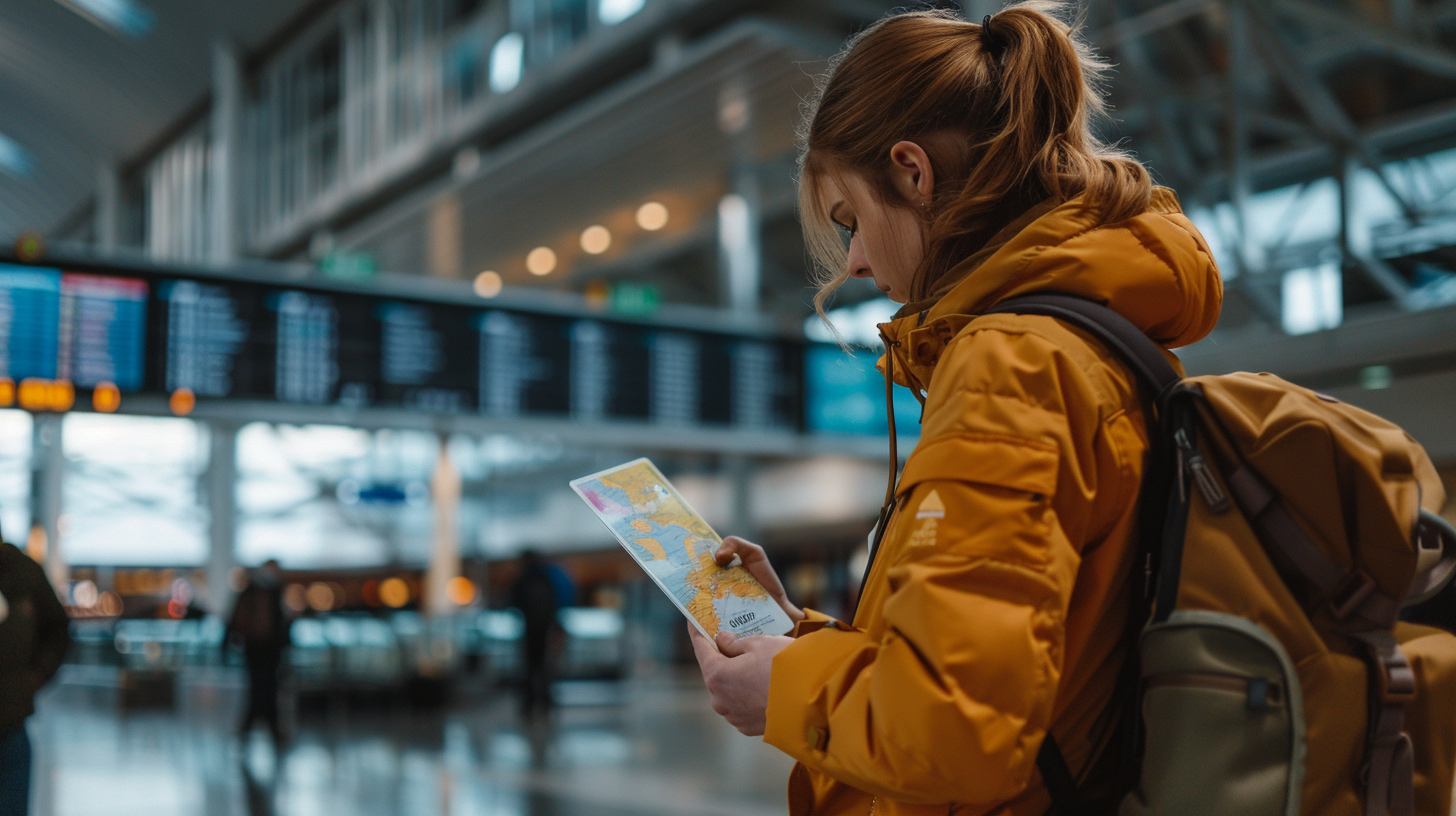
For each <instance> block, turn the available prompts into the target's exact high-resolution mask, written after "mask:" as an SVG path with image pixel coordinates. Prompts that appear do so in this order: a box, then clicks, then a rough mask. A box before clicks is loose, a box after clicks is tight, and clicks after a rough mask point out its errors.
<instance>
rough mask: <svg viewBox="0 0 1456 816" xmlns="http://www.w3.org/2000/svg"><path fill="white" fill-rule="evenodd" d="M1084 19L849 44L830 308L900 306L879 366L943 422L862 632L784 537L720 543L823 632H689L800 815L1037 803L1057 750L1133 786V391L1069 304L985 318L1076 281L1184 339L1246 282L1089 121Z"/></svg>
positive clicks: (903, 487) (1010, 18)
mask: <svg viewBox="0 0 1456 816" xmlns="http://www.w3.org/2000/svg"><path fill="white" fill-rule="evenodd" d="M1061 11H1062V8H1061V6H1060V4H1057V3H1052V2H1028V3H1022V4H1019V5H1016V6H1012V7H1009V8H1007V9H1005V10H1003V11H1001V12H1000V13H998V14H996V15H994V16H992V17H988V18H986V19H985V20H984V21H983V22H982V23H981V24H975V23H969V22H965V21H962V20H960V19H957V18H955V17H953V16H950V15H947V14H941V13H914V14H901V15H896V16H893V17H889V18H887V19H885V20H883V21H881V22H880V23H878V24H877V25H875V26H873V27H872V28H870V29H869V30H867V31H865V32H864V33H863V34H861V35H859V36H857V37H856V38H855V39H854V40H852V41H851V42H850V43H849V45H848V47H847V49H846V51H845V52H844V54H843V55H842V56H841V58H840V59H839V60H838V61H837V63H836V65H835V66H834V67H833V68H832V70H831V72H830V74H829V76H828V77H827V79H826V81H825V82H824V83H823V86H822V90H821V92H820V94H819V97H818V99H817V104H816V105H815V106H814V109H813V111H812V113H811V114H810V116H809V120H808V125H807V128H806V133H805V134H804V142H805V145H804V156H803V172H802V177H801V185H802V191H801V194H802V211H803V220H804V225H805V227H804V228H805V234H806V236H807V239H808V243H809V245H810V247H811V249H812V251H813V253H814V255H815V256H816V258H817V260H819V261H820V263H821V265H822V266H823V268H825V269H828V270H832V274H829V275H827V276H826V277H827V280H824V281H823V282H822V287H821V291H820V295H819V306H820V308H821V312H822V306H823V301H824V298H825V297H826V296H827V295H828V294H829V293H830V292H831V291H832V290H833V289H834V287H836V286H837V285H839V284H840V283H843V282H844V280H845V279H847V278H849V277H860V278H872V279H873V280H874V283H875V285H876V286H878V287H879V288H880V289H881V290H882V291H884V292H885V293H886V294H887V295H889V297H890V298H892V299H894V300H896V301H899V302H903V303H905V304H906V306H905V308H904V309H902V310H901V311H900V313H899V316H898V317H897V318H896V319H895V320H894V321H892V322H890V323H886V324H884V325H882V326H881V329H882V331H883V335H884V340H885V345H886V354H885V357H884V358H883V359H882V360H881V363H880V365H881V369H882V371H884V372H885V373H886V374H887V375H888V376H891V377H893V378H894V380H895V381H896V382H898V383H900V384H901V385H904V386H907V387H909V388H910V389H911V390H913V391H914V392H915V393H916V394H918V395H920V396H921V397H922V398H923V401H924V414H923V416H922V419H921V424H922V431H921V437H920V442H919V445H918V446H917V448H916V449H915V451H914V452H913V453H912V454H911V455H910V457H909V459H908V460H907V461H906V463H905V467H904V470H903V472H902V474H901V476H900V480H899V483H898V485H897V486H896V487H895V488H894V491H893V501H892V502H891V509H890V512H889V515H888V520H887V521H882V526H883V527H884V530H883V536H882V538H881V540H880V544H879V546H878V549H877V552H876V554H875V557H874V560H873V563H872V566H871V569H870V571H869V574H868V576H867V577H866V580H865V583H864V586H863V590H862V593H861V599H860V602H859V607H858V609H857V611H856V612H855V614H854V617H853V620H852V621H851V622H842V621H835V620H831V619H828V618H826V617H825V616H823V615H820V614H817V613H815V612H813V611H811V610H800V609H798V608H797V607H795V606H794V605H793V604H792V603H790V602H789V601H788V599H787V598H786V597H785V596H784V593H783V587H782V585H781V584H780V582H779V580H778V578H777V577H776V576H775V575H774V573H773V570H772V568H771V567H770V566H769V564H768V561H767V559H766V558H765V556H764V554H763V551H762V550H761V549H760V548H758V547H756V546H754V545H752V544H749V543H748V542H745V541H742V540H740V539H734V538H730V539H728V540H727V541H726V542H725V543H724V545H723V548H722V550H721V551H720V552H719V560H720V562H723V563H726V562H727V561H729V560H730V559H731V558H732V557H734V556H735V555H736V556H739V557H740V558H741V559H742V560H743V561H744V563H745V564H746V565H747V566H748V567H749V568H750V569H752V570H753V571H754V572H755V573H756V574H757V575H758V576H759V577H760V579H761V580H762V581H763V583H764V584H765V585H767V586H768V587H769V588H770V589H771V590H772V591H773V592H774V593H775V596H776V597H777V598H779V599H780V603H781V604H782V605H783V607H784V608H785V609H786V610H787V611H788V612H789V614H790V615H791V616H793V617H794V618H795V619H796V620H797V621H798V622H799V623H798V626H797V627H796V628H795V631H794V632H793V635H792V637H758V638H747V639H744V640H739V641H734V640H733V639H732V637H731V636H728V635H720V636H719V640H718V642H717V643H716V644H714V643H712V642H709V641H707V640H706V639H704V638H702V637H701V636H696V637H695V640H694V647H695V649H696V651H697V655H698V659H699V662H700V663H701V665H702V669H703V674H704V678H705V679H706V681H707V685H708V688H709V690H710V691H711V693H712V697H713V708H714V710H715V711H717V712H718V713H719V714H721V715H723V716H724V717H725V718H727V720H728V721H729V722H730V723H732V724H733V725H734V726H736V727H737V728H738V729H739V730H741V731H742V732H743V733H745V734H750V735H758V734H762V735H763V736H764V740H765V741H766V742H768V743H769V744H771V745H774V746H776V747H778V748H780V749H782V750H783V751H784V752H786V753H788V754H789V755H791V756H793V757H794V758H795V759H797V760H798V765H797V766H796V767H795V769H794V772H793V775H792V777H791V779H790V783H789V804H790V808H789V809H790V812H791V813H793V814H809V813H813V814H841V813H842V814H869V813H874V814H879V815H880V816H892V815H893V814H944V813H957V814H983V813H985V814H1041V813H1044V812H1046V811H1047V809H1048V807H1049V805H1050V799H1049V796H1048V794H1047V792H1046V789H1045V786H1044V784H1043V782H1042V779H1041V776H1040V774H1039V772H1038V770H1037V761H1036V758H1037V753H1038V750H1039V749H1040V747H1041V745H1042V743H1043V741H1044V739H1045V738H1046V737H1047V735H1048V734H1050V735H1053V736H1054V737H1055V741H1056V743H1057V744H1058V745H1059V746H1060V749H1061V753H1062V755H1063V756H1064V757H1065V760H1066V763H1067V765H1068V766H1069V768H1070V770H1071V771H1072V773H1073V774H1075V775H1076V776H1077V777H1078V778H1079V779H1080V780H1081V784H1082V786H1083V789H1084V792H1086V793H1089V794H1094V795H1095V794H1096V793H1097V788H1098V786H1099V784H1106V783H1107V782H1109V781H1110V780H1109V775H1108V774H1107V773H1105V769H1106V767H1107V766H1106V765H1104V764H1102V763H1105V762H1108V761H1110V760H1111V759H1112V757H1111V753H1112V752H1110V751H1108V750H1106V749H1107V746H1108V743H1109V742H1110V741H1111V738H1110V736H1109V732H1110V730H1111V729H1110V728H1109V723H1110V722H1111V721H1114V720H1116V717H1115V716H1108V714H1109V708H1110V707H1111V704H1112V701H1113V696H1114V695H1113V692H1114V688H1115V687H1116V686H1117V675H1118V672H1119V670H1120V668H1121V666H1122V665H1123V657H1124V655H1125V654H1126V650H1127V648H1128V645H1129V640H1130V638H1129V637H1128V636H1127V633H1128V632H1129V631H1130V630H1129V626H1128V617H1129V615H1128V610H1129V604H1130V601H1131V598H1132V594H1133V592H1134V586H1135V581H1137V580H1140V578H1139V577H1138V576H1140V574H1141V573H1140V571H1139V570H1138V569H1136V568H1135V565H1134V564H1133V563H1132V561H1133V558H1132V553H1133V551H1134V549H1135V547H1134V543H1133V541H1132V537H1133V535H1134V517H1135V505H1136V501H1137V494H1138V488H1139V480H1140V477H1141V474H1142V462H1143V454H1144V451H1145V449H1146V447H1147V442H1146V432H1145V430H1144V425H1143V417H1142V412H1141V409H1140V407H1139V402H1138V396H1137V388H1136V383H1135V381H1134V380H1133V378H1132V375H1131V374H1130V372H1129V371H1127V370H1126V369H1125V368H1124V367H1123V366H1122V365H1121V364H1120V363H1119V362H1117V361H1116V360H1115V359H1114V358H1112V356H1111V355H1110V354H1109V353H1108V352H1107V351H1105V350H1104V349H1103V348H1102V347H1101V346H1099V345H1098V344H1096V343H1095V342H1094V341H1092V340H1091V339H1090V338H1089V337H1088V336H1086V335H1083V334H1082V333H1080V332H1079V331H1076V330H1073V329H1070V328H1068V327H1066V326H1065V325H1063V324H1061V323H1058V322H1057V321H1056V320H1054V319H1052V318H1048V317H1034V316H1016V315H1002V314H998V315H988V316H985V317H981V318H976V315H978V314H981V313H982V312H984V311H986V310H987V309H988V308H989V307H991V306H993V305H994V304H996V303H998V302H1000V301H1002V300H1004V299H1006V298H1009V297H1013V296H1016V295H1022V294H1027V293H1032V292H1065V293H1070V294H1074V295H1081V296H1084V297H1087V298H1092V299H1095V300H1097V301H1100V302H1102V303H1106V304H1108V305H1110V306H1111V307H1112V308H1113V309H1115V310H1117V311H1118V312H1120V313H1121V314H1123V315H1124V316H1126V317H1127V318H1129V319H1130V320H1131V321H1132V322H1133V323H1135V324H1137V325H1138V326H1139V327H1141V328H1142V329H1143V330H1144V331H1145V332H1146V333H1147V334H1148V335H1149V336H1151V337H1153V338H1154V339H1156V340H1157V341H1158V342H1160V343H1162V344H1163V345H1164V346H1166V347H1168V348H1173V347H1177V346H1181V345H1185V344H1188V343H1191V342H1193V341H1195V340H1198V339H1199V338H1201V337H1203V336H1204V335H1205V334H1206V333H1207V332H1208V331H1209V330H1210V329H1211V328H1212V327H1213V325H1214V323H1215V321H1216V320H1217V318H1218V313H1219V307H1220V303H1221V300H1222V288H1221V285H1220V279H1219V275H1218V271H1217V269H1216V268H1215V265H1214V262H1213V259H1212V257H1211V255H1210V254H1209V251H1208V247H1207V245H1206V244H1205V242H1204V241H1203V239H1202V237H1201V236H1200V235H1199V234H1198V232H1197V230H1195V229H1194V227H1193V226H1192V224H1190V223H1189V221H1188V220H1187V219H1186V218H1185V217H1184V216H1183V215H1182V213H1181V212H1180V210H1179V208H1178V202H1177V200H1176V199H1175V197H1174V195H1173V193H1172V192H1171V191H1169V190H1166V189H1158V188H1154V187H1153V186H1152V184H1151V182H1150V180H1149V177H1148V173H1147V171H1146V170H1144V168H1143V167H1142V166H1141V165H1139V164H1138V163H1137V162H1136V161H1135V160H1134V159H1132V158H1131V157H1129V156H1128V155H1126V154H1124V153H1122V152H1119V151H1117V150H1115V149H1113V148H1111V147H1109V146H1107V145H1104V144H1102V143H1100V142H1099V141H1098V140H1097V139H1096V138H1095V136H1094V135H1093V134H1092V132H1091V130H1090V128H1089V118H1090V117H1091V116H1092V115H1095V114H1097V113H1099V112H1100V110H1101V106H1102V100H1101V97H1100V95H1099V93H1098V91H1097V88H1096V85H1095V81H1096V80H1097V78H1098V77H1099V74H1100V72H1101V71H1102V70H1103V68H1104V66H1103V64H1102V63H1099V62H1097V61H1096V60H1095V59H1094V58H1093V57H1092V56H1091V54H1090V53H1089V52H1088V50H1087V49H1086V48H1085V47H1084V46H1083V45H1082V44H1080V43H1079V42H1078V41H1077V40H1076V39H1074V37H1073V33H1072V31H1071V29H1070V28H1069V27H1068V26H1067V25H1064V24H1063V23H1062V22H1060V21H1059V20H1058V19H1057V18H1056V17H1055V16H1053V15H1054V14H1056V13H1060V12H1061ZM836 232H838V233H840V234H839V235H836ZM845 238H847V242H846V241H845V240H844V239H845Z"/></svg>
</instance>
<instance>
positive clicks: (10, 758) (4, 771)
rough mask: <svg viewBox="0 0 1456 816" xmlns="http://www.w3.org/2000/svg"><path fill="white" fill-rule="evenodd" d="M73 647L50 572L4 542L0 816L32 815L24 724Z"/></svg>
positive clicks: (0, 556) (0, 565)
mask: <svg viewBox="0 0 1456 816" xmlns="http://www.w3.org/2000/svg"><path fill="white" fill-rule="evenodd" d="M70 645H71V631H70V621H69V619H68V618H67V617H66V610H65V608H64V607H62V606H61V602H60V600H59V599H58V598H57V597H56V591H55V589H54V588H53V587H52V586H51V583H50V581H49V580H47V579H46V575H45V571H44V570H42V569H41V568H40V565H39V564H37V563H35V562H34V561H32V560H31V559H30V557H29V556H27V555H26V554H25V553H24V552H22V551H21V550H19V549H17V548H16V547H14V546H13V545H10V544H7V543H4V542H0V816H26V814H27V813H28V812H29V808H30V764H31V763H30V736H29V734H28V733H27V732H26V730H25V720H26V718H27V717H29V716H30V715H31V714H32V713H34V712H35V693H36V692H37V691H39V690H40V688H41V686H43V685H45V684H46V682H47V681H49V680H50V679H51V677H52V676H53V675H54V674H55V673H56V670H57V669H59V668H60V667H61V661H62V660H63V659H64V658H65V656H66V649H67V648H69V647H70Z"/></svg>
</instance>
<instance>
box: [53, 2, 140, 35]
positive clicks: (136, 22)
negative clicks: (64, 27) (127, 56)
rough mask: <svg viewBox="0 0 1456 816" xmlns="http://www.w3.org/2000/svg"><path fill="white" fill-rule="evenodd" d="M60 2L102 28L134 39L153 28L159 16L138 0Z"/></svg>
mask: <svg viewBox="0 0 1456 816" xmlns="http://www.w3.org/2000/svg"><path fill="white" fill-rule="evenodd" d="M58 2H59V3H60V4H61V5H63V6H65V7H66V8H68V9H70V10H71V11H74V12H76V13H77V14H79V15H81V16H82V17H85V18H86V19H87V20H90V21H91V22H93V23H95V24H96V25H98V26H101V27H102V28H104V29H106V30H108V31H111V32H113V33H116V34H125V35H126V36H128V37H131V38H132V39H141V38H142V37H145V36H146V35H147V33H148V32H150V31H151V30H152V26H153V25H154V24H155V23H156V21H157V16H156V15H155V14H153V13H152V10H151V9H149V8H147V7H146V6H143V5H142V4H141V3H138V2H136V0H58Z"/></svg>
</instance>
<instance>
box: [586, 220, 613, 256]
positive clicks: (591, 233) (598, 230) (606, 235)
mask: <svg viewBox="0 0 1456 816" xmlns="http://www.w3.org/2000/svg"><path fill="white" fill-rule="evenodd" d="M611 245H612V233H611V231H610V230H608V229H607V228H606V227H604V226H602V225H601V224H594V225H592V226H590V227H587V228H586V229H584V230H582V232H581V248H582V249H583V250H585V251H586V253H587V254H588V255H600V254H602V253H603V252H606V251H607V247H610V246H611Z"/></svg>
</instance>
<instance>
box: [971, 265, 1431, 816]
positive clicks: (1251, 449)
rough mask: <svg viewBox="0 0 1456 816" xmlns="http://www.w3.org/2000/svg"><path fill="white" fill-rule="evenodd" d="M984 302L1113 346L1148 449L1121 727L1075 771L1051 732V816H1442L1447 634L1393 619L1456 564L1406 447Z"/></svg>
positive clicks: (1327, 401)
mask: <svg viewBox="0 0 1456 816" xmlns="http://www.w3.org/2000/svg"><path fill="white" fill-rule="evenodd" d="M991 311H994V312H1006V313H1014V314H1040V315H1047V316H1051V317H1055V318H1058V319H1060V320H1062V321H1064V322H1066V323H1069V324H1071V325H1072V326H1074V327H1076V328H1079V329H1081V330H1083V331H1085V332H1087V333H1089V334H1091V335H1092V336H1093V337H1094V338H1096V339H1097V340H1098V341H1100V342H1101V343H1102V344H1103V345H1105V346H1106V347H1107V348H1108V350H1109V351H1111V352H1113V353H1115V354H1116V355H1117V356H1118V357H1119V358H1121V359H1122V360H1123V361H1124V363H1125V364H1126V365H1128V366H1129V368H1130V369H1132V370H1133V371H1134V372H1135V373H1136V374H1137V377H1138V380H1139V383H1140V386H1141V392H1142V393H1143V394H1144V397H1145V399H1144V402H1145V409H1144V410H1145V414H1146V416H1147V417H1148V425H1149V439H1150V441H1151V446H1150V451H1149V461H1148V464H1147V472H1146V476H1145V478H1144V481H1143V491H1142V494H1141V496H1140V502H1141V505H1142V534H1141V538H1142V544H1141V546H1142V548H1143V552H1142V553H1141V554H1140V556H1141V557H1140V563H1142V564H1144V565H1145V568H1146V570H1147V576H1146V577H1147V580H1146V581H1145V582H1144V584H1145V588H1144V591H1143V597H1142V598H1141V602H1142V606H1141V607H1140V608H1138V609H1135V610H1134V611H1135V613H1137V614H1135V615H1134V616H1133V618H1134V624H1135V625H1137V626H1140V627H1141V632H1140V633H1136V635H1137V637H1138V644H1139V648H1137V649H1134V650H1131V651H1132V652H1133V654H1132V657H1131V658H1130V660H1129V666H1128V670H1127V672H1126V674H1125V678H1126V681H1127V682H1125V683H1124V686H1125V687H1126V689H1125V690H1126V694H1127V700H1126V702H1125V704H1123V705H1121V706H1120V707H1119V706H1115V707H1114V708H1120V710H1117V711H1113V712H1110V713H1109V718H1111V719H1113V720H1115V721H1116V722H1118V723H1120V727H1119V728H1116V729H1109V730H1110V731H1112V732H1114V733H1120V734H1121V735H1122V736H1121V737H1116V736H1114V737H1110V738H1108V743H1109V744H1108V747H1107V750H1106V751H1105V752H1104V757H1105V759H1104V761H1102V762H1098V763H1094V764H1095V765H1096V766H1097V767H1096V769H1095V770H1092V769H1084V772H1083V777H1082V778H1081V779H1077V778H1075V777H1074V776H1073V775H1072V773H1071V771H1070V770H1069V769H1068V768H1067V765H1066V762H1065V761H1064V760H1063V758H1062V755H1061V752H1060V750H1059V749H1058V748H1057V747H1056V743H1055V741H1054V740H1053V739H1051V738H1050V737H1048V738H1047V740H1046V742H1045V744H1044V745H1043V746H1042V750H1041V752H1040V754H1039V755H1038V758H1037V762H1038V767H1039V768H1040V770H1041V772H1042V778H1043V780H1044V782H1045V783H1046V785H1047V788H1048V790H1049V791H1050V792H1051V794H1052V799H1053V802H1054V803H1055V804H1054V808H1053V811H1054V812H1057V813H1060V814H1062V815H1063V816H1073V814H1089V813H1114V812H1115V813H1118V814H1125V816H1174V815H1175V814H1176V815H1177V816H1191V815H1193V814H1196V815H1197V816H1219V815H1221V814H1239V816H1257V815H1260V814H1269V815H1270V816H1275V814H1279V815H1280V816H1298V815H1299V814H1319V815H1320V816H1346V815H1347V814H1348V816H1387V815H1388V816H1407V815H1408V814H1415V813H1419V814H1423V815H1424V814H1431V815H1432V816H1435V815H1436V814H1439V815H1440V816H1446V814H1448V813H1451V812H1452V801H1451V800H1452V783H1453V775H1456V636H1453V635H1451V634H1450V633H1447V632H1445V631H1442V630H1439V629H1432V628H1428V627H1422V626H1415V625H1412V624H1407V623H1402V622H1398V620H1397V618H1398V616H1399V614H1400V611H1401V608H1402V607H1403V606H1406V605H1410V604H1413V603H1417V602H1420V601H1422V600H1425V599H1426V598H1429V597H1430V596H1431V595H1434V594H1435V593H1436V592H1437V591H1439V590H1440V589H1441V588H1442V587H1443V586H1444V585H1445V583H1446V582H1447V581H1448V580H1449V579H1450V578H1451V576H1452V573H1453V569H1456V530H1453V529H1452V528H1451V525H1450V524H1448V523H1446V522H1445V521H1444V520H1442V519H1441V518H1440V517H1439V516H1437V515H1436V511H1438V510H1440V509H1441V506H1442V505H1443V504H1444V503H1445V491H1444V490H1443V489H1442V487H1441V483H1440V480H1439V479H1438V477H1437V475H1436V471H1435V468H1434V467H1433V466H1432V464H1431V461H1430V459H1429V458H1428V457H1427V456H1426V453H1425V451H1424V450H1423V449H1422V448H1421V446H1420V445H1419V444H1417V443H1416V442H1415V440H1414V439H1412V438H1411V437H1410V436H1409V435H1408V434H1407V433H1405V432H1404V431H1402V430H1401V429H1400V428H1398V427H1396V426H1395V425H1393V424H1391V423H1389V422H1386V421H1385V420H1382V419H1380V418H1379V417H1376V416H1374V415H1372V414H1370V413H1367V412H1365V411H1362V410H1360V409H1358V408H1355V407H1353V406H1350V405H1346V404H1344V403H1342V402H1340V401H1338V400H1335V399H1333V398H1331V397H1327V396H1324V395H1322V394H1317V393H1315V392H1313V391H1310V390H1308V389H1305V388H1301V387H1299V386H1296V385H1292V384H1290V383H1288V382H1285V381H1284V380H1281V379H1279V378H1278V377H1275V376H1273V375H1270V374H1248V373H1238V374H1229V375H1224V376H1205V377H1192V378H1187V379H1184V378H1181V377H1179V376H1178V375H1177V373H1176V372H1175V370H1174V369H1173V367H1172V365H1171V364H1170V363H1169V362H1168V359H1167V357H1166V356H1165V352H1163V350H1162V349H1161V348H1159V347H1158V346H1157V345H1156V344H1155V343H1153V342H1152V341H1151V340H1149V339H1148V338H1147V337H1146V336H1144V335H1143V334H1142V333H1141V332H1140V331H1138V329H1137V328H1136V327H1135V326H1133V324H1131V323H1130V322H1128V321H1127V320H1126V319H1124V318H1122V317H1121V316H1120V315H1117V314H1116V313H1115V312H1113V311H1111V310H1110V309H1108V308H1106V307H1105V306H1101V305H1098V304H1095V303H1092V302H1090V301H1087V300H1083V299H1081V298H1076V297H1072V296H1068V295H1058V294H1042V295H1031V296H1027V297H1022V298H1016V299H1014V300H1010V301H1006V302H1004V303H1002V304H999V305H998V306H997V307H996V308H995V309H993V310H991ZM1144 613H1145V614H1144ZM1130 634H1134V633H1130Z"/></svg>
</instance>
